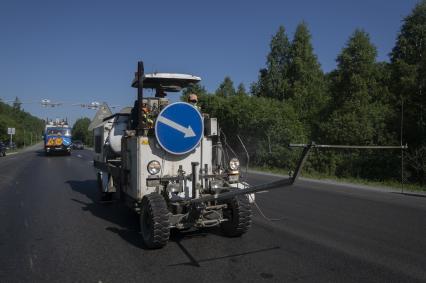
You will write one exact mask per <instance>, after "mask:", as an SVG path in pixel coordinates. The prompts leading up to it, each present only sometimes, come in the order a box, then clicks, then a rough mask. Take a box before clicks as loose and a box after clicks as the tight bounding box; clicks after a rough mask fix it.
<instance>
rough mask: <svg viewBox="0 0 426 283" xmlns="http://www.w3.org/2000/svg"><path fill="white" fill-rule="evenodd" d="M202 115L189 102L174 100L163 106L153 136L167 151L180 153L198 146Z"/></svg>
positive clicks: (202, 126) (201, 134)
mask: <svg viewBox="0 0 426 283" xmlns="http://www.w3.org/2000/svg"><path fill="white" fill-rule="evenodd" d="M203 129H204V123H203V117H202V116H201V113H200V112H199V111H198V109H196V108H195V107H194V106H192V105H191V104H188V103H185V102H176V103H173V104H170V105H169V106H167V107H166V108H164V109H163V110H162V111H161V112H160V114H159V115H158V117H157V121H156V122H155V136H156V137H157V140H158V143H159V144H160V146H161V147H162V148H163V149H164V150H165V151H167V152H169V153H172V154H176V155H182V154H185V153H188V152H190V151H191V150H193V149H194V148H196V147H197V146H198V144H199V143H200V140H201V138H202V136H203Z"/></svg>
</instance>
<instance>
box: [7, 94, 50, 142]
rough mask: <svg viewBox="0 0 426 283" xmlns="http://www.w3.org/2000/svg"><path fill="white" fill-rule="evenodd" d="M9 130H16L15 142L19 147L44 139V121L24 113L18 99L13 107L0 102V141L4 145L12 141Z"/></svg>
mask: <svg viewBox="0 0 426 283" xmlns="http://www.w3.org/2000/svg"><path fill="white" fill-rule="evenodd" d="M8 128H15V135H13V137H12V139H13V142H14V143H15V144H16V146H17V147H22V146H24V145H30V144H34V143H36V142H39V141H40V140H41V139H42V135H43V130H44V121H43V120H42V119H39V118H37V117H34V116H32V115H31V114H29V113H28V112H25V111H23V110H22V109H21V103H20V102H19V99H18V98H16V100H15V102H14V103H13V105H12V106H11V105H8V104H6V103H4V102H1V101H0V141H2V142H4V143H9V141H10V135H8V134H7V129H8Z"/></svg>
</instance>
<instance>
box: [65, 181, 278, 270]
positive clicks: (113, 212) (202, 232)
mask: <svg viewBox="0 0 426 283" xmlns="http://www.w3.org/2000/svg"><path fill="white" fill-rule="evenodd" d="M66 183H67V184H69V185H70V187H71V189H72V190H73V191H75V192H78V193H80V194H82V195H83V196H85V197H87V199H89V200H90V201H88V202H86V201H82V200H81V199H76V198H72V199H71V200H72V201H74V202H76V203H78V204H81V205H82V206H81V209H83V210H84V211H88V212H90V213H91V214H92V215H93V216H95V217H99V218H101V219H103V220H105V221H108V222H109V223H111V224H112V225H111V226H109V227H106V228H105V230H106V231H108V232H111V233H114V234H117V235H118V236H120V237H121V238H122V239H123V240H125V241H126V242H128V243H129V244H131V245H133V246H135V247H136V248H139V249H143V250H148V248H147V247H146V246H145V244H144V243H143V240H142V236H141V235H140V233H139V231H140V225H139V216H138V214H136V213H135V212H133V211H132V210H130V209H129V208H128V207H126V206H125V205H124V204H123V203H122V202H120V201H119V200H114V201H111V202H101V201H100V197H99V193H98V191H97V182H96V180H86V181H67V182H66ZM213 235H217V236H223V235H222V233H221V230H220V228H219V227H212V228H203V229H192V230H187V231H179V230H176V229H172V230H171V231H170V242H169V245H170V244H172V243H175V244H176V245H177V246H178V247H179V249H180V250H181V251H182V253H183V254H184V255H185V256H186V258H187V261H184V262H182V263H177V264H172V265H169V266H182V265H184V266H193V267H201V263H203V262H209V261H215V260H221V259H228V258H233V257H241V256H244V255H250V254H255V253H263V252H268V251H271V250H275V249H279V248H280V247H271V248H264V249H259V250H253V251H245V252H241V253H236V254H230V255H224V256H221V257H215V258H207V259H196V258H195V257H194V256H193V255H192V254H191V253H190V251H189V250H188V249H187V248H186V247H185V245H183V244H182V242H183V241H184V240H185V241H186V240H190V239H192V238H200V237H201V238H204V237H208V236H213ZM223 237H224V236H223ZM165 248H167V246H166V247H165Z"/></svg>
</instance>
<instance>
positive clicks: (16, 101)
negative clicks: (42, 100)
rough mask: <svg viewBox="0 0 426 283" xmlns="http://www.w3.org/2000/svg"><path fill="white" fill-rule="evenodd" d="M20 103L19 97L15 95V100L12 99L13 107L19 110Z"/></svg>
mask: <svg viewBox="0 0 426 283" xmlns="http://www.w3.org/2000/svg"><path fill="white" fill-rule="evenodd" d="M21 105H22V102H21V100H19V98H18V97H16V98H15V100H14V102H13V109H15V110H18V111H19V110H21Z"/></svg>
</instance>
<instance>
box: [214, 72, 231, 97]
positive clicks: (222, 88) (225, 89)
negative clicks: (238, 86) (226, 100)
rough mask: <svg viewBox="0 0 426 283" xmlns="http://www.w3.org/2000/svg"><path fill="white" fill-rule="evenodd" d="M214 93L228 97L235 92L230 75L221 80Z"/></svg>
mask: <svg viewBox="0 0 426 283" xmlns="http://www.w3.org/2000/svg"><path fill="white" fill-rule="evenodd" d="M215 94H216V95H217V96H221V97H228V96H233V95H235V94H236V92H235V88H234V82H233V81H232V80H231V78H230V77H228V76H226V77H225V79H224V80H223V82H222V83H221V84H220V85H219V88H218V89H217V90H216V92H215Z"/></svg>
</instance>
